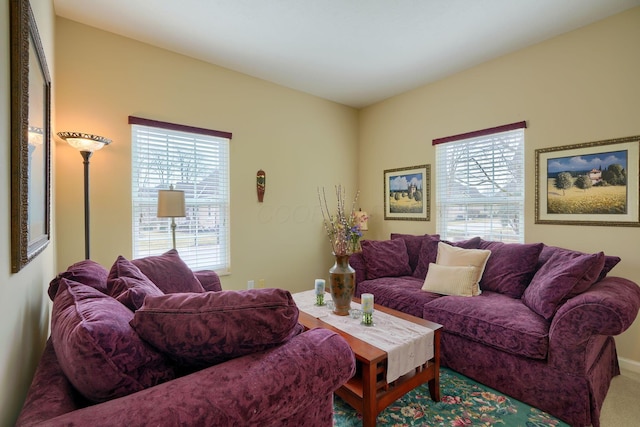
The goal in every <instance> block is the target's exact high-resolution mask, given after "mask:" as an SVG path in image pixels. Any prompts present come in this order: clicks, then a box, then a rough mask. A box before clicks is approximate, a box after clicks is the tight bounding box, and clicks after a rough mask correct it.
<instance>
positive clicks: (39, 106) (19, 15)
mask: <svg viewBox="0 0 640 427" xmlns="http://www.w3.org/2000/svg"><path fill="white" fill-rule="evenodd" d="M10 4H11V9H10V19H11V270H12V272H14V273H16V272H18V271H19V270H20V269H22V267H24V266H25V265H26V264H27V263H29V262H30V261H31V260H32V259H33V258H34V257H36V256H37V255H38V254H39V253H40V252H42V251H43V250H44V248H45V247H46V246H47V244H48V243H49V236H50V223H49V222H50V218H49V217H50V207H49V202H50V166H49V165H50V137H51V130H50V121H51V119H50V117H51V79H50V77H49V71H48V69H47V63H46V60H45V57H44V50H43V49H42V44H41V42H40V36H39V35H38V29H37V27H36V21H35V18H34V16H33V13H32V11H31V6H30V5H29V2H28V1H27V0H19V1H12V2H10Z"/></svg>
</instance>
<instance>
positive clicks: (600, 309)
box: [549, 277, 640, 373]
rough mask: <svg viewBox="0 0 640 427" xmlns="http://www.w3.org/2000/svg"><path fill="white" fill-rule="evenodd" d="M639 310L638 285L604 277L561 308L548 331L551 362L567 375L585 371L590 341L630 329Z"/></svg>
mask: <svg viewBox="0 0 640 427" xmlns="http://www.w3.org/2000/svg"><path fill="white" fill-rule="evenodd" d="M639 308H640V288H639V287H638V285H636V284H635V283H634V282H632V281H630V280H627V279H623V278H621V277H605V278H604V279H603V280H601V281H599V282H597V283H596V284H594V285H593V286H592V287H591V288H589V289H588V290H587V291H586V292H584V293H582V294H580V295H578V296H576V297H574V298H571V299H570V300H568V301H567V302H566V303H565V304H564V305H562V306H561V307H560V308H559V309H558V312H557V313H556V315H555V316H554V318H553V320H552V322H551V327H550V329H549V363H550V364H552V365H553V366H554V367H555V368H557V369H563V370H566V371H568V372H576V373H584V372H586V370H587V369H589V366H588V360H589V350H590V349H589V344H590V342H591V341H593V340H595V339H597V338H598V336H612V335H619V334H621V333H622V332H624V331H625V330H627V329H628V328H629V326H631V324H632V323H633V321H634V320H635V318H636V316H637V314H638V309H639Z"/></svg>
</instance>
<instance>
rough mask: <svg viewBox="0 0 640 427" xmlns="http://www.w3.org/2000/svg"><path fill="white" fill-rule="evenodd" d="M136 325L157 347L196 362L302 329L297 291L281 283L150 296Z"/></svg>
mask: <svg viewBox="0 0 640 427" xmlns="http://www.w3.org/2000/svg"><path fill="white" fill-rule="evenodd" d="M131 325H132V326H133V328H134V329H135V330H136V331H137V332H138V333H139V334H140V336H142V338H144V339H145V340H146V341H147V342H149V343H151V344H152V345H153V346H154V347H156V348H157V349H159V350H161V351H162V352H164V353H165V354H167V355H168V356H170V357H171V358H173V359H174V360H176V361H177V362H179V363H180V364H181V365H184V366H190V367H203V366H209V365H213V364H216V363H220V362H223V361H225V360H228V359H233V358H235V357H239V356H243V355H246V354H251V353H255V352H257V351H262V350H265V349H268V348H271V347H273V346H276V345H279V344H282V343H284V342H285V341H288V340H289V339H290V338H291V337H293V336H295V335H297V334H299V333H300V332H301V331H302V328H301V327H300V325H299V324H298V307H297V306H296V304H295V302H294V301H293V297H292V296H291V294H290V293H289V291H286V290H284V289H275V288H274V289H272V288H268V289H252V290H244V291H220V292H204V293H195V294H194V293H178V294H167V295H163V296H158V297H147V298H146V299H145V302H144V305H143V306H142V308H140V309H139V310H138V311H136V313H135V315H134V317H133V320H132V321H131ZM285 363H286V362H285Z"/></svg>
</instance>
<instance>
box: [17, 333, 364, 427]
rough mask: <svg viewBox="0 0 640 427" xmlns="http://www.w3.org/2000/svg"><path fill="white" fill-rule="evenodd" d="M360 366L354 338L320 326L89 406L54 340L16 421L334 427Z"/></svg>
mask: <svg viewBox="0 0 640 427" xmlns="http://www.w3.org/2000/svg"><path fill="white" fill-rule="evenodd" d="M354 372H355V358H354V356H353V352H352V351H351V349H350V348H349V345H348V344H347V342H346V341H345V340H344V339H343V338H342V337H340V336H339V335H338V334H336V333H334V332H331V331H329V330H326V329H313V330H310V331H307V332H305V333H303V334H300V335H297V336H295V337H293V338H292V339H291V340H289V341H288V342H286V343H284V344H283V345H281V346H277V347H274V348H271V349H268V350H264V351H262V352H258V353H253V354H250V355H246V356H243V357H239V358H236V359H232V360H229V361H227V362H224V363H221V364H219V365H215V366H212V367H208V368H205V369H203V370H200V371H197V372H195V373H192V374H190V375H187V376H184V377H180V378H176V379H174V380H172V381H168V382H165V383H163V384H160V385H157V386H155V387H151V388H147V389H145V390H142V391H139V392H137V393H133V394H130V395H128V396H125V397H122V398H119V399H113V400H110V401H108V402H104V403H100V404H96V405H92V406H88V407H86V402H83V401H82V400H81V399H77V398H76V396H75V393H74V391H73V389H72V388H71V386H70V385H69V383H68V381H67V380H66V378H65V377H64V375H62V374H61V370H60V367H59V365H58V364H57V359H56V358H55V353H54V352H53V349H52V347H51V346H47V348H46V349H45V353H44V355H43V358H42V359H41V363H40V364H39V365H38V368H37V370H36V374H35V376H34V380H33V382H32V385H31V387H30V389H29V392H28V395H27V399H26V402H25V405H24V407H23V409H22V412H21V413H20V416H19V418H18V420H17V423H16V426H17V427H26V426H40V425H46V426H50V427H59V426H60V427H61V426H70V425H75V426H92V427H103V426H104V427H111V426H117V425H122V426H124V425H137V426H159V425H162V426H165V425H184V426H211V427H227V426H255V427H258V426H269V427H278V426H290V427H294V426H296V427H297V426H305V427H326V426H331V425H332V423H333V392H334V391H335V390H337V389H338V387H339V386H340V385H342V384H344V383H345V382H346V381H347V380H348V379H349V378H351V376H353V374H354ZM132 423H133V424H132Z"/></svg>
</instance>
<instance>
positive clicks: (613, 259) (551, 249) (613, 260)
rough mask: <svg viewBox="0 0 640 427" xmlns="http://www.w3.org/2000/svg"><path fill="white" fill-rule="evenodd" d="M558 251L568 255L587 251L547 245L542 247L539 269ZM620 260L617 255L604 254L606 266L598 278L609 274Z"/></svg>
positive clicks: (582, 253)
mask: <svg viewBox="0 0 640 427" xmlns="http://www.w3.org/2000/svg"><path fill="white" fill-rule="evenodd" d="M556 252H562V253H565V254H566V256H570V255H571V256H574V257H576V256H578V255H585V252H580V251H574V250H572V249H565V248H560V247H557V246H547V245H545V246H544V247H543V248H542V252H540V257H538V268H537V270H539V269H540V268H541V267H542V266H543V265H544V264H545V263H546V262H547V261H549V258H551V256H552V255H553V254H555V253H556ZM619 262H620V257H617V256H611V255H605V256H604V266H603V267H602V271H601V272H600V275H599V276H598V280H597V281H600V280H602V279H604V278H605V277H606V276H607V274H608V273H609V272H610V271H611V270H612V269H613V267H615V266H616V265H618V263H619Z"/></svg>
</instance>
